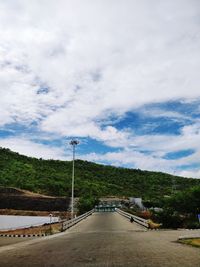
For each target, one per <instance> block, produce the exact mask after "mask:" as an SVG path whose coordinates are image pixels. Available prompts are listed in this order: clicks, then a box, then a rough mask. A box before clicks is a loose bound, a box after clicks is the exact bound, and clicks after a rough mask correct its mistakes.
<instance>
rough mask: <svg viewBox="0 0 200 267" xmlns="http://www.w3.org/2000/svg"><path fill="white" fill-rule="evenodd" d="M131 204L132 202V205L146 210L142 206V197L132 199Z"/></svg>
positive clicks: (130, 199)
mask: <svg viewBox="0 0 200 267" xmlns="http://www.w3.org/2000/svg"><path fill="white" fill-rule="evenodd" d="M129 202H130V204H133V205H135V206H137V207H138V208H140V209H141V210H144V209H145V207H144V205H143V204H142V198H140V197H130V198H129Z"/></svg>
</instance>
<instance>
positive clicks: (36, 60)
mask: <svg viewBox="0 0 200 267" xmlns="http://www.w3.org/2000/svg"><path fill="white" fill-rule="evenodd" d="M72 137H76V138H78V139H79V140H80V142H81V143H80V145H79V146H78V147H77V157H78V158H80V159H86V160H89V161H95V162H99V163H104V164H112V165H116V166H123V167H131V168H140V169H146V170H155V171H164V172H169V173H176V174H177V175H183V176H186V177H198V178H199V177H200V1H199V0H168V1H165V0H151V1H149V0H34V1H27V0H6V1H5V0H0V146H2V147H7V148H10V149H12V150H14V151H17V152H19V153H22V154H25V155H29V156H34V157H42V158H45V159H48V158H53V159H62V160H65V159H67V160H69V159H70V158H71V148H70V146H69V144H68V143H69V140H70V139H71V138H72Z"/></svg>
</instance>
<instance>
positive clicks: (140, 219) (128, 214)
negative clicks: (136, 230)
mask: <svg viewBox="0 0 200 267" xmlns="http://www.w3.org/2000/svg"><path fill="white" fill-rule="evenodd" d="M116 212H118V213H119V214H120V215H122V216H124V217H126V218H128V219H129V220H130V219H131V217H132V218H133V221H134V222H136V223H138V224H140V225H142V226H144V227H146V228H149V225H148V223H147V220H145V219H143V218H140V217H138V216H135V215H133V214H130V213H128V212H125V211H123V210H120V209H116Z"/></svg>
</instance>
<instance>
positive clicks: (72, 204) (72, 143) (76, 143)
mask: <svg viewBox="0 0 200 267" xmlns="http://www.w3.org/2000/svg"><path fill="white" fill-rule="evenodd" d="M78 144H79V141H77V140H71V142H70V145H71V146H72V151H73V159H72V199H71V206H72V208H71V219H73V218H74V165H75V147H76V145H78Z"/></svg>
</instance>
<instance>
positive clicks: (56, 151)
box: [0, 137, 71, 160]
mask: <svg viewBox="0 0 200 267" xmlns="http://www.w3.org/2000/svg"><path fill="white" fill-rule="evenodd" d="M0 146H1V147H6V148H9V149H11V150H12V151H15V152H18V153H20V154H22V155H27V156H30V157H36V158H43V159H60V160H66V159H67V160H70V159H71V158H70V156H69V155H65V152H64V151H63V150H62V149H61V148H57V147H52V146H47V145H43V144H40V143H35V142H34V141H31V140H29V139H27V138H23V137H21V138H20V137H16V138H15V137H14V138H4V139H0Z"/></svg>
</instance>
